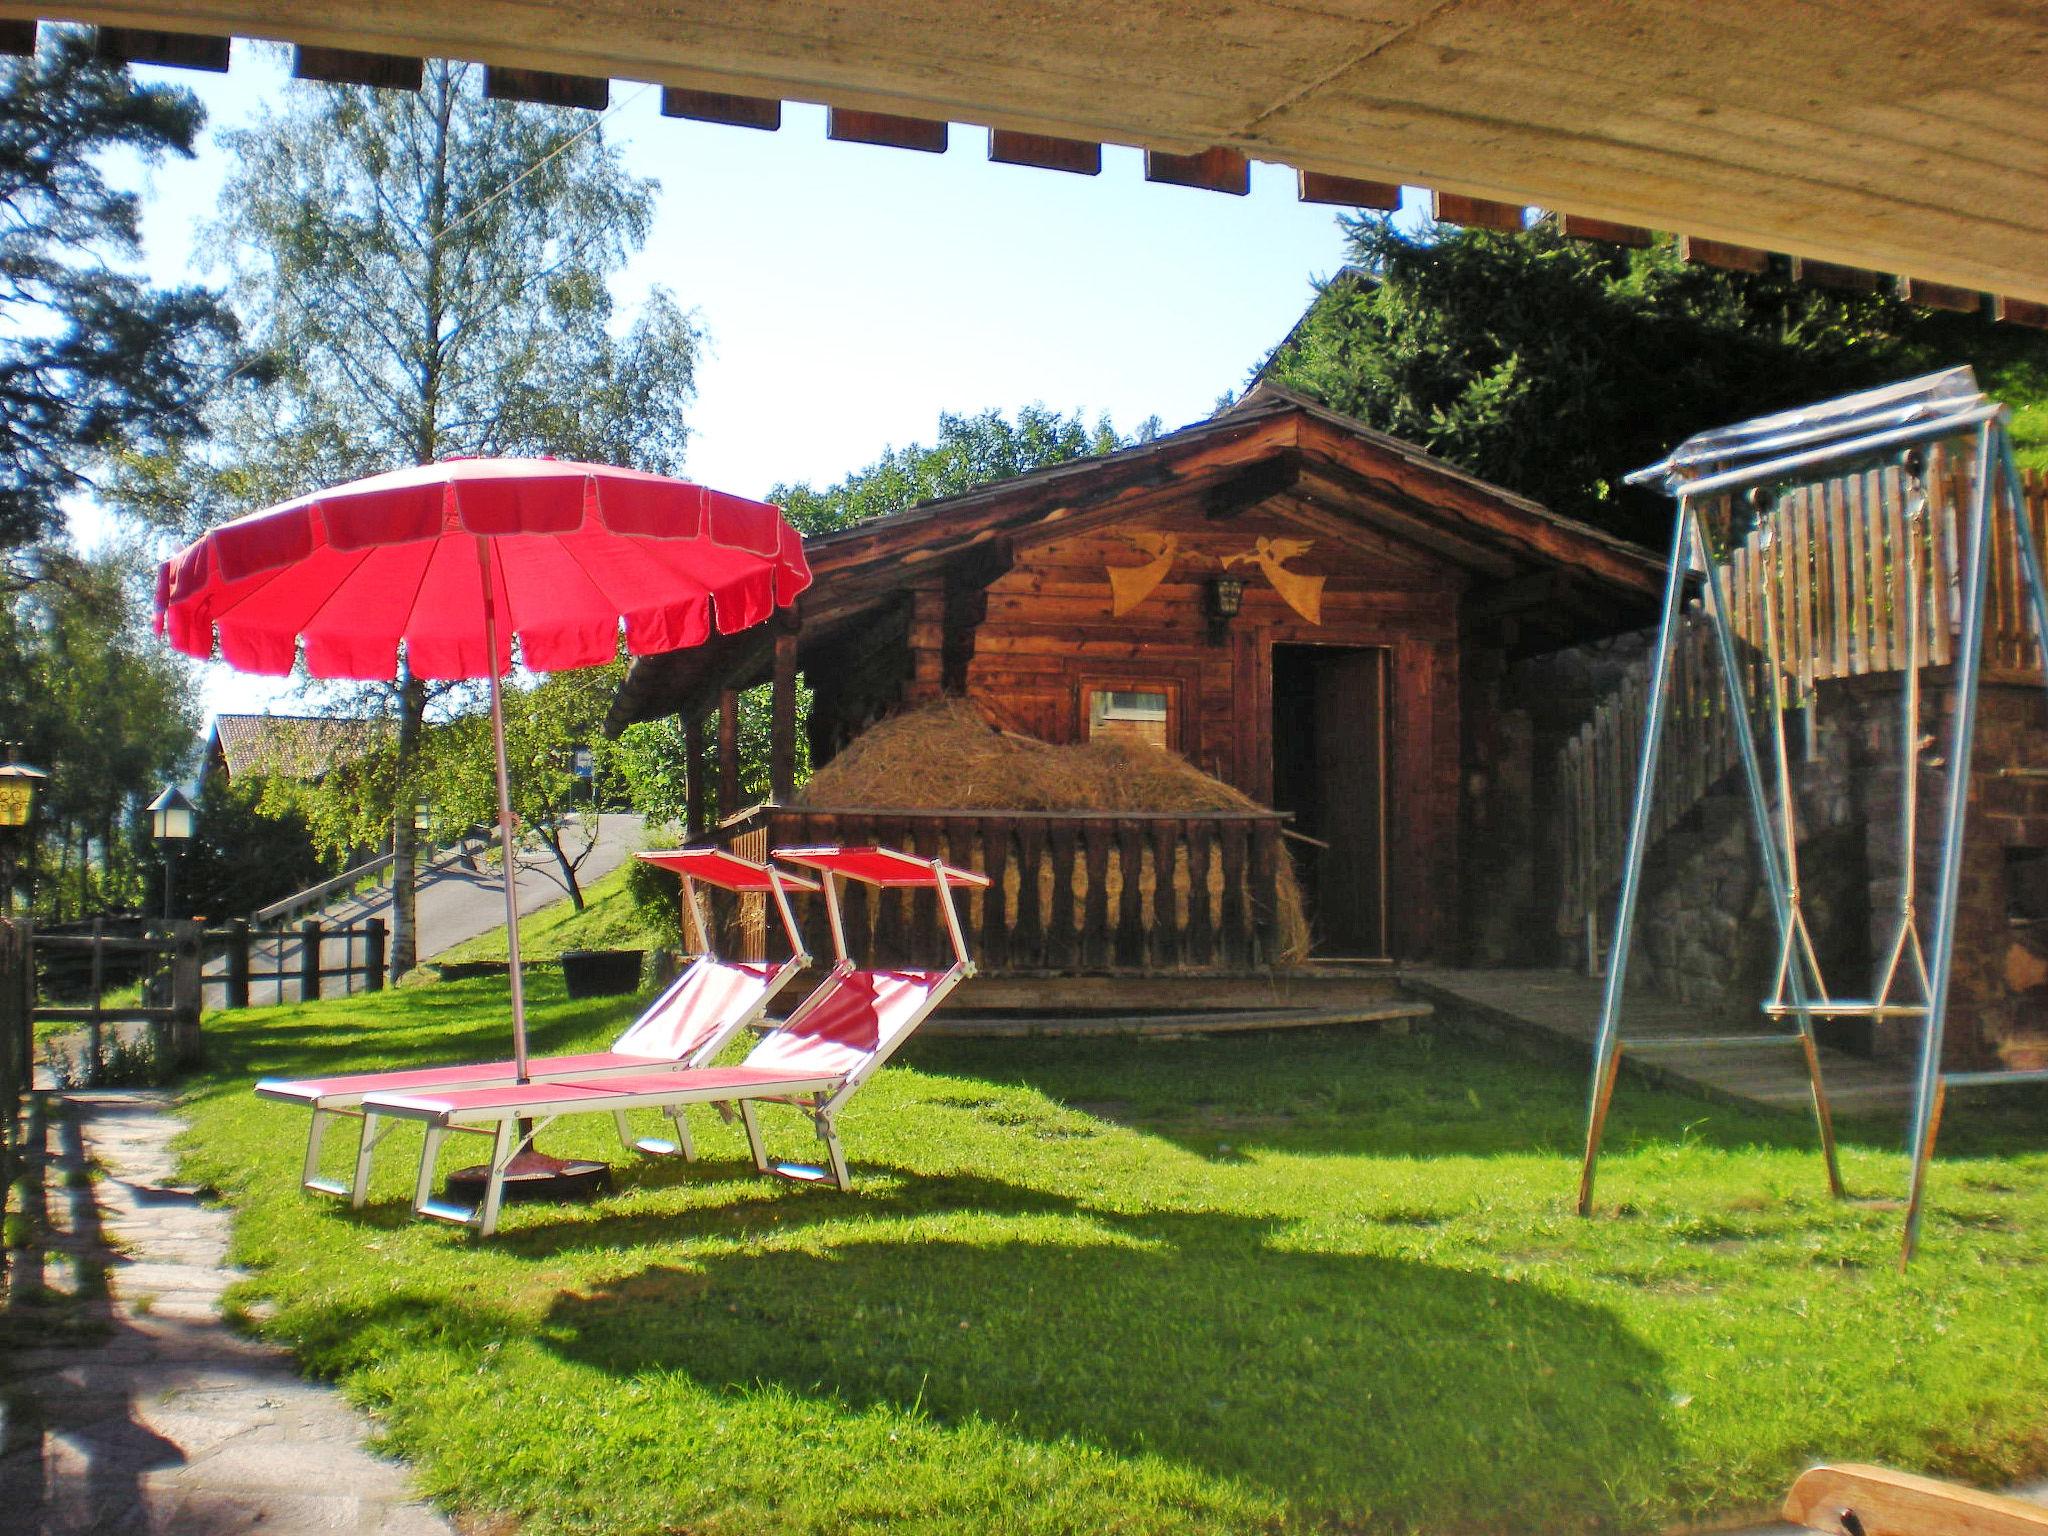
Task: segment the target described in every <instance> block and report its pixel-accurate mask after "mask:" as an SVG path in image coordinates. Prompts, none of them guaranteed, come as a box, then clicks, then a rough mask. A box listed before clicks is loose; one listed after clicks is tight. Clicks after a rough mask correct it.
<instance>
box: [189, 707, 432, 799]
mask: <svg viewBox="0 0 2048 1536" xmlns="http://www.w3.org/2000/svg"><path fill="white" fill-rule="evenodd" d="M390 734H391V722H390V721H389V720H363V719H355V718H351V717H349V716H346V715H215V716H214V717H213V725H212V728H211V729H210V730H209V731H208V733H207V742H206V754H205V758H204V767H202V769H201V770H200V773H201V777H202V778H203V777H204V776H205V775H206V773H208V772H210V771H211V770H212V768H213V766H214V764H215V763H216V762H218V763H219V764H220V766H221V767H222V768H224V769H226V770H227V775H228V782H229V783H230V784H232V783H234V782H235V781H236V780H237V779H240V778H242V777H244V776H246V775H249V774H257V775H268V776H271V777H274V778H286V779H307V780H311V779H317V778H319V777H320V776H321V775H322V774H324V773H325V772H326V771H327V770H328V769H329V768H331V767H333V766H334V765H335V764H336V763H337V762H342V761H345V760H346V759H348V758H351V757H356V756H359V755H360V754H362V753H364V752H367V751H370V750H371V749H373V748H375V747H377V746H380V745H382V744H383V742H384V741H385V740H386V739H387V738H388V737H389V736H390Z"/></svg>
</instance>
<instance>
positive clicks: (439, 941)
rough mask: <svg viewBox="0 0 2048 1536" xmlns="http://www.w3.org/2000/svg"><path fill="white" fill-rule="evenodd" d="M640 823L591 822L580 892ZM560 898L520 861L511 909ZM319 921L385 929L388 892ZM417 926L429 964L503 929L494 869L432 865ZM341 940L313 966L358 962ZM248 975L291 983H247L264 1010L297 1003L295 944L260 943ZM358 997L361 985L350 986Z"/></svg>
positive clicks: (220, 966)
mask: <svg viewBox="0 0 2048 1536" xmlns="http://www.w3.org/2000/svg"><path fill="white" fill-rule="evenodd" d="M641 833H642V823H641V819H640V818H639V817H638V816H628V815H606V816H600V817H598V832H597V846H596V847H594V848H592V849H591V851H590V856H589V857H588V858H587V859H585V860H584V861H583V866H582V868H580V869H579V870H578V871H577V872H576V875H577V881H578V883H579V884H581V885H583V886H584V887H585V888H586V889H587V888H588V887H589V886H590V884H591V882H592V881H595V880H598V879H601V878H602V877H603V876H605V875H608V874H610V873H611V872H612V871H613V870H615V869H617V868H618V867H619V865H621V864H623V863H624V862H625V861H626V860H627V859H628V858H630V857H632V854H633V850H634V849H635V848H637V847H639V846H640V839H641ZM566 894H568V892H567V888H566V887H564V886H563V884H562V883H561V878H560V873H559V871H558V870H557V869H556V868H555V861H554V860H553V859H552V858H548V857H546V855H542V856H540V857H539V858H536V857H534V856H533V855H531V854H528V855H524V856H522V857H521V859H520V870H519V909H520V911H522V912H533V911H536V910H538V909H539V908H541V907H544V906H546V905H548V904H549V903H550V902H554V901H559V900H561V899H562V897H563V896H565V895H566ZM321 916H322V918H323V919H324V920H325V921H326V922H328V923H330V924H333V925H335V926H337V927H339V926H344V925H348V924H361V923H363V922H366V921H368V920H369V919H370V918H373V917H381V918H383V919H384V921H385V922H386V923H387V924H388V923H390V921H391V892H390V890H389V889H388V888H386V887H383V886H378V887H375V888H374V889H372V890H370V891H369V892H366V893H365V894H364V895H362V896H360V897H351V898H349V899H347V900H344V901H337V902H335V903H334V904H333V905H332V906H330V907H328V908H327V909H326V911H325V912H323V913H322V914H321ZM418 919H419V925H420V959H421V960H422V961H425V960H431V959H432V958H433V957H434V956H436V955H438V954H441V953H443V952H444V951H446V950H450V949H453V948H454V947H455V946H456V945H457V944H460V943H462V942H463V941H464V940H465V939H473V938H475V937H476V936H477V935H478V934H480V933H488V932H489V931H490V930H491V929H493V928H501V927H503V926H504V924H505V888H504V886H503V884H502V883H501V882H500V881H499V879H498V876H497V874H496V872H495V870H493V869H490V868H488V867H487V866H486V865H485V863H484V861H483V859H482V858H478V859H477V860H476V862H475V864H474V866H473V867H472V866H471V865H468V864H465V863H464V862H463V861H461V860H460V859H455V858H448V859H444V860H442V861H440V862H439V863H437V864H435V865H434V866H433V867H432V868H430V869H429V870H427V871H426V872H425V873H424V874H423V875H422V877H421V880H420V887H419V907H418ZM347 947H348V946H347V944H346V943H345V941H336V940H331V939H330V940H329V941H328V942H327V943H326V944H324V945H323V946H322V954H321V965H322V967H323V968H339V967H341V966H345V965H348V964H350V963H355V964H360V963H361V962H362V954H361V946H360V945H358V946H356V948H357V953H356V954H354V955H353V956H350V955H346V954H344V950H345V949H346V948H347ZM224 968H225V962H223V961H216V962H214V963H213V964H211V965H209V966H208V967H207V974H208V976H209V977H211V976H215V975H219V974H221V972H222V971H223V970H224ZM251 968H252V970H254V971H255V972H256V973H257V974H258V975H261V974H262V973H264V972H267V971H270V970H272V969H281V970H284V971H286V972H288V973H289V974H290V976H291V977H292V979H290V980H287V981H284V982H281V983H280V982H276V981H261V980H259V981H254V982H252V983H251V984H250V1001H251V1002H254V1003H259V1004H261V1003H271V1002H276V1001H278V1000H279V999H278V997H277V996H276V992H277V990H278V989H279V988H282V991H283V994H284V998H285V999H288V1000H290V1001H292V1002H296V1001H298V996H299V984H298V981H297V979H296V978H297V976H298V968H299V940H298V939H297V938H296V937H286V936H279V937H278V938H276V939H273V940H268V941H265V942H263V943H262V944H261V945H260V947H259V949H258V953H257V955H256V956H255V957H254V960H253V963H252V967H251ZM356 986H357V989H358V990H360V988H361V982H360V981H358V982H357V983H356ZM347 990H348V982H347V979H346V978H345V977H339V976H337V977H330V978H328V979H327V980H326V981H325V982H324V983H323V984H322V987H321V992H322V995H323V996H327V997H339V996H341V995H342V994H343V993H345V992H346V991H347ZM206 991H207V996H206V1001H207V1003H208V1004H209V1005H211V1006H216V1007H217V1006H220V1004H221V1000H222V999H221V993H222V991H224V988H215V987H213V986H211V985H209V986H208V987H207V989H206Z"/></svg>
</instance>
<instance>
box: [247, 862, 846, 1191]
mask: <svg viewBox="0 0 2048 1536" xmlns="http://www.w3.org/2000/svg"><path fill="white" fill-rule="evenodd" d="M639 857H641V858H643V859H645V860H646V861H647V862H648V863H650V864H655V865H658V866H660V867H661V868H663V869H672V870H674V871H675V872H676V873H677V874H679V875H681V876H682V881H683V900H682V909H683V912H684V915H685V918H686V920H687V922H688V924H689V930H690V932H689V937H690V940H691V943H692V947H693V948H694V949H695V951H696V955H695V958H693V959H692V960H691V962H690V964H689V965H687V966H685V967H684V968H683V973H682V975H680V976H678V977H677V978H676V979H675V981H674V982H672V983H671V984H670V985H669V986H668V987H666V988H665V989H663V991H662V993H661V995H660V996H659V997H657V998H656V999H655V1000H654V1001H653V1002H652V1003H650V1004H648V1006H647V1009H646V1011H645V1012H643V1013H642V1014H641V1015H640V1017H639V1018H637V1019H635V1020H634V1021H633V1023H632V1024H631V1026H629V1027H628V1028H627V1030H626V1032H625V1033H624V1034H622V1035H620V1036H619V1038H618V1039H617V1040H615V1041H613V1042H612V1046H611V1049H610V1050H608V1051H590V1052H586V1053H584V1054H582V1055H577V1056H540V1057H535V1058H533V1059H532V1060H530V1061H528V1062H527V1064H526V1075H527V1081H528V1083H529V1084H534V1083H566V1082H584V1081H589V1080H592V1079H603V1078H609V1077H618V1076H624V1075H632V1074H643V1075H644V1074H646V1073H650V1072H661V1071H668V1072H675V1071H678V1070H680V1069H682V1068H683V1067H687V1066H701V1065H703V1064H705V1063H707V1062H709V1061H711V1060H713V1059H714V1058H715V1057H717V1055H718V1053H719V1052H720V1051H722V1050H723V1049H724V1048H725V1046H726V1044H727V1043H728V1042H729V1041H731V1040H732V1039H733V1037H734V1036H735V1035H737V1034H738V1033H739V1032H740V1031H741V1030H743V1029H745V1028H747V1027H748V1026H749V1025H752V1024H756V1023H758V1022H759V1021H760V1020H761V1019H762V1018H764V1017H765V1016H766V1014H767V1011H768V1005H769V1003H770V1002H772V1001H773V1000H774V998H775V996H776V994H777V993H779V992H780V991H782V989H783V988H784V987H786V986H788V985H789V983H790V982H791V981H792V980H794V979H795V977H796V974H797V973H798V972H799V971H801V970H802V969H803V968H804V967H805V966H807V965H809V964H810V963H811V957H810V955H809V954H808V953H806V952H805V950H804V946H803V936H802V934H801V932H800V931H799V929H798V928H797V924H796V918H795V916H794V914H792V913H791V911H790V909H789V893H790V892H791V891H816V890H817V889H818V885H817V884H816V883H815V882H813V881H811V880H807V879H805V878H804V877H803V876H801V875H792V874H790V873H788V872H787V871H785V870H779V869H771V868H770V867H769V866H767V865H765V864H758V863H756V862H754V861H753V860H752V859H743V858H740V857H739V856H737V855H736V854H731V853H727V852H725V851H724V850H722V849H718V848H679V849H676V850H673V851H671V852H665V853H643V854H641V855H639ZM700 883H701V884H704V885H712V886H716V887H718V888H719V889H720V890H725V891H738V892H742V893H750V892H763V893H766V894H769V895H771V896H773V897H774V900H775V905H776V909H777V911H778V912H779V913H780V915H781V918H782V925H783V931H784V932H785V933H786V934H787V935H788V938H789V947H790V956H789V958H788V959H787V960H782V961H767V962H759V961H733V960H722V959H720V958H719V957H718V955H717V954H716V953H715V950H714V946H713V945H712V943H711V941H710V931H711V930H710V924H708V923H707V922H706V921H705V919H704V910H703V907H702V906H701V905H700V904H699V898H698V893H697V886H698V885H699V884H700ZM518 1081H519V1075H518V1072H517V1070H516V1069H515V1066H514V1064H513V1063H512V1062H509V1061H487V1062H477V1063H474V1064H471V1065H448V1066H438V1067H414V1068H409V1069H406V1070H403V1071H395V1072H352V1073H349V1074H348V1075H346V1076H343V1077H312V1078H298V1079H286V1078H265V1079H263V1080H262V1081H261V1082H259V1083H258V1084H257V1085H256V1092H257V1095H258V1096H259V1097H261V1098H266V1099H274V1100H277V1101H278V1102H280V1103H284V1104H302V1105H304V1106H306V1107H307V1108H308V1109H311V1110H312V1111H313V1125H312V1129H311V1130H310V1131H309V1132H308V1133H307V1137H306V1161H305V1166H304V1169H303V1171H302V1172H301V1174H300V1179H299V1182H300V1183H301V1185H302V1186H303V1187H304V1188H306V1189H308V1190H312V1191H314V1192H316V1193H319V1194H328V1195H346V1196H348V1197H349V1204H350V1205H352V1206H361V1205H362V1203H363V1200H364V1198H365V1196H366V1195H367V1193H368V1191H369V1186H370V1167H371V1163H372V1160H373V1158H374V1156H375V1154H376V1150H377V1145H378V1143H379V1142H381V1141H382V1140H383V1139H384V1138H385V1137H386V1136H387V1135H389V1134H390V1133H391V1131H392V1130H393V1129H394V1128H395V1127H393V1126H390V1125H385V1126H383V1127H382V1128H379V1126H378V1124H377V1121H378V1118H379V1117H378V1115H377V1114H376V1113H375V1112H374V1111H365V1110H364V1108H363V1101H364V1100H365V1099H367V1098H369V1097H370V1096H371V1095H372V1094H379V1093H431V1092H435V1091H439V1090H451V1089H457V1088H466V1089H500V1088H509V1087H512V1086H515V1085H516V1084H517V1083H518ZM337 1118H342V1119H359V1120H361V1122H362V1129H361V1136H360V1139H359V1141H358V1142H357V1145H356V1166H355V1175H354V1177H353V1178H352V1179H351V1181H350V1182H349V1183H347V1184H343V1183H342V1182H341V1181H340V1180H338V1179H329V1178H323V1177H322V1176H321V1174H320V1145H321V1141H322V1140H323V1138H324V1137H325V1136H326V1134H327V1127H328V1124H329V1122H330V1121H332V1120H334V1119H337ZM673 1119H674V1124H675V1128H676V1137H675V1140H674V1141H673V1142H672V1143H671V1142H665V1141H658V1140H653V1139H646V1140H642V1141H639V1142H632V1143H629V1145H631V1146H633V1148H634V1150H636V1151H640V1152H645V1153H648V1154H650V1155H666V1154H672V1153H678V1152H679V1153H681V1154H682V1156H683V1157H685V1158H689V1157H692V1156H694V1155H695V1152H694V1148H693V1147H692V1145H691V1142H690V1136H689V1128H688V1127H687V1126H686V1125H685V1124H684V1122H683V1119H682V1117H681V1116H679V1115H678V1116H675V1117H673ZM620 1129H621V1132H622V1134H623V1131H624V1121H623V1119H622V1120H621V1121H620Z"/></svg>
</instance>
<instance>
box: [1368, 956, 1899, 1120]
mask: <svg viewBox="0 0 2048 1536" xmlns="http://www.w3.org/2000/svg"><path fill="white" fill-rule="evenodd" d="M1401 984H1402V986H1403V987H1404V988H1406V989H1407V990H1408V991H1410V992H1413V993H1415V994H1416V995H1417V996H1419V997H1423V998H1426V999H1428V1000H1429V1001H1430V1002H1432V1003H1434V1004H1436V1006H1437V1008H1438V1010H1439V1012H1440V1013H1441V1014H1445V1015H1449V1016H1451V1021H1452V1022H1453V1023H1456V1022H1458V1020H1459V1019H1460V1018H1462V1019H1464V1020H1465V1021H1467V1022H1473V1023H1478V1024H1480V1025H1482V1026H1485V1027H1490V1028H1493V1029H1496V1030H1506V1031H1511V1032H1514V1033H1517V1034H1520V1035H1522V1036H1523V1037H1525V1038H1531V1039H1536V1040H1539V1041H1543V1042H1548V1043H1549V1044H1551V1045H1553V1046H1555V1047H1557V1048H1558V1049H1560V1050H1562V1051H1566V1052H1569V1053H1571V1054H1572V1055H1573V1056H1574V1057H1575V1059H1577V1060H1581V1061H1584V1062H1586V1063H1587V1064H1588V1065H1589V1066H1590V1064H1591V1062H1592V1045H1593V1035H1594V1031H1595V1030H1596V1028H1597V1027H1598V1025H1599V1022H1600V991H1601V983H1600V981H1599V980H1598V979H1597V978H1594V977H1591V976H1581V975H1578V974H1576V973H1575V972H1572V971H1453V970H1438V969H1435V968H1434V967H1425V966H1408V967H1404V968H1403V969H1402V972H1401ZM1757 1027H1758V1032H1759V1033H1762V1032H1763V1031H1764V1030H1765V1028H1766V1027H1767V1024H1766V1021H1764V1020H1762V1019H1759V1020H1758V1022H1757ZM1790 1027H1791V1026H1790V1025H1789V1024H1788V1025H1786V1026H1785V1028H1784V1030H1780V1031H1779V1032H1780V1033H1784V1032H1786V1031H1789V1029H1790ZM1729 1032H1730V1031H1728V1030H1727V1029H1726V1028H1725V1027H1724V1026H1721V1025H1717V1024H1716V1023H1714V1021H1713V1020H1711V1019H1703V1018H1702V1017H1701V1016H1700V1014H1699V1012H1698V1010H1696V1009H1693V1008H1689V1007H1687V1006H1686V1005H1685V1004H1683V1003H1674V1002H1669V1001H1666V1000H1665V999H1663V998H1659V997H1654V996H1637V995H1636V994H1634V993H1631V994H1629V996H1628V999H1627V1006H1626V1007H1625V1008H1624V1009H1623V1010H1622V1021H1621V1033H1622V1039H1623V1040H1624V1041H1628V1040H1649V1039H1654V1038H1655V1037H1656V1036H1659V1035H1664V1036H1668V1037H1696V1036H1700V1035H1721V1034H1727V1033H1729ZM1622 1060H1623V1062H1624V1063H1625V1064H1627V1065H1628V1066H1630V1067H1631V1068H1633V1069H1635V1070H1636V1071H1638V1072H1640V1073H1642V1074H1644V1075H1645V1076H1648V1077H1651V1078H1653V1079H1655V1078H1662V1079H1666V1080H1669V1081H1671V1082H1673V1083H1674V1084H1676V1085H1677V1086H1680V1087H1684V1088H1688V1089H1690V1090H1692V1091H1693V1092H1695V1093H1701V1094H1705V1095H1706V1096H1707V1097H1709V1098H1718V1099H1721V1100H1723V1101H1724V1102H1735V1103H1747V1104H1763V1105H1768V1106H1770V1107H1771V1108H1773V1109H1800V1110H1803V1109H1805V1107H1806V1106H1807V1105H1808V1104H1809V1103H1810V1102H1811V1099H1810V1097H1809V1093H1808V1088H1807V1081H1806V1064H1805V1062H1804V1060H1803V1059H1802V1056H1801V1053H1800V1052H1799V1051H1797V1050H1793V1049H1788V1048H1786V1047H1784V1046H1773V1045H1763V1046H1758V1047H1757V1048H1756V1049H1754V1050H1752V1049H1749V1048H1747V1047H1745V1048H1743V1049H1741V1050H1688V1049H1672V1050H1645V1051H1642V1052H1640V1053H1630V1052H1626V1051H1624V1053H1623V1056H1622ZM1820 1062H1821V1068H1820V1070H1821V1080H1822V1082H1824V1083H1825V1084H1826V1085H1827V1090H1828V1101H1829V1103H1830V1104H1832V1105H1833V1107H1834V1111H1835V1113H1836V1114H1838V1115H1863V1114H1889V1113H1894V1112H1897V1111H1900V1110H1903V1109H1904V1108H1905V1107H1906V1106H1907V1104H1908V1102H1909V1101H1910V1099H1911V1097H1912V1079H1911V1077H1910V1076H1909V1074H1908V1073H1907V1071H1906V1069H1905V1068H1904V1067H1902V1066H1899V1065H1896V1064H1894V1063H1891V1062H1880V1061H1871V1060H1867V1059H1866V1058H1864V1057H1860V1056H1851V1055H1849V1054H1847V1053H1846V1052H1843V1051H1837V1050H1832V1049H1830V1048H1828V1047H1827V1046H1822V1047H1821V1051H1820Z"/></svg>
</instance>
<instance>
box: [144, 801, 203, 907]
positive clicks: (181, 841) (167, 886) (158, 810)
mask: <svg viewBox="0 0 2048 1536" xmlns="http://www.w3.org/2000/svg"><path fill="white" fill-rule="evenodd" d="M149 829H150V832H151V834H152V835H153V836H154V837H155V838H156V840H157V842H158V844H160V845H161V846H162V848H163V851H164V917H165V919H166V920H168V919H169V918H170V917H171V916H172V915H173V912H172V907H171V885H172V881H173V878H174V876H175V874H176V872H177V868H178V850H179V849H180V848H182V847H184V846H185V844H186V843H187V842H188V841H190V840H191V837H192V802H191V801H190V800H187V799H186V798H185V795H184V792H183V791H182V790H180V789H179V788H178V786H177V785H175V784H173V785H171V786H170V788H168V789H166V790H165V791H164V792H163V793H162V794H160V795H158V796H157V797H156V798H155V799H154V800H152V801H150V802H149Z"/></svg>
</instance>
